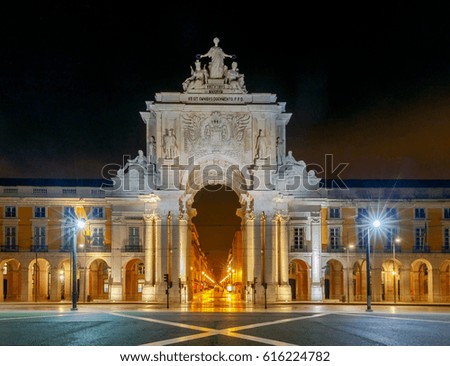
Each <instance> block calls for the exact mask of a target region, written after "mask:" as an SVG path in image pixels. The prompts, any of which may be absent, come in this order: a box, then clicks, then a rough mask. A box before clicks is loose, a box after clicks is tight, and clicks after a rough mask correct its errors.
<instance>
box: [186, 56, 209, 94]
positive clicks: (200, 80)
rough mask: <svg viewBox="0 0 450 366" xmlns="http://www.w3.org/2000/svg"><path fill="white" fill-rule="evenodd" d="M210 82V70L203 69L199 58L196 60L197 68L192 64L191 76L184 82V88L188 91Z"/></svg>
mask: <svg viewBox="0 0 450 366" xmlns="http://www.w3.org/2000/svg"><path fill="white" fill-rule="evenodd" d="M207 83H208V71H206V69H205V68H203V69H202V66H201V63H200V61H199V60H196V61H195V70H194V69H193V68H192V66H191V76H190V77H188V78H187V79H186V80H185V81H184V82H183V84H182V86H183V90H184V91H188V90H192V89H201V88H202V87H203V85H205V84H207Z"/></svg>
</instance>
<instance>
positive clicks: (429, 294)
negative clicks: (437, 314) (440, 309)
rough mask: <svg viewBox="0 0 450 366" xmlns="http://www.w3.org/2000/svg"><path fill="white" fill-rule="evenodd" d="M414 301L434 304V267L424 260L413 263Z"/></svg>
mask: <svg viewBox="0 0 450 366" xmlns="http://www.w3.org/2000/svg"><path fill="white" fill-rule="evenodd" d="M410 287H411V297H412V301H417V302H433V267H432V265H431V263H430V262H429V261H428V260H426V259H423V258H420V259H417V260H415V261H414V262H413V263H411V286H410Z"/></svg>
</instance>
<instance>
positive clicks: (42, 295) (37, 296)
mask: <svg viewBox="0 0 450 366" xmlns="http://www.w3.org/2000/svg"><path fill="white" fill-rule="evenodd" d="M50 269H51V267H50V263H49V262H48V261H47V260H46V259H44V258H38V259H37V260H36V259H33V260H32V261H31V262H30V265H29V267H28V284H29V285H28V299H29V301H48V300H50V290H51V273H50Z"/></svg>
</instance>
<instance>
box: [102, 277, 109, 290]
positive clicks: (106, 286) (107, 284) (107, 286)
mask: <svg viewBox="0 0 450 366" xmlns="http://www.w3.org/2000/svg"><path fill="white" fill-rule="evenodd" d="M108 292H109V283H108V279H107V278H105V279H104V280H103V293H105V294H107V293H108Z"/></svg>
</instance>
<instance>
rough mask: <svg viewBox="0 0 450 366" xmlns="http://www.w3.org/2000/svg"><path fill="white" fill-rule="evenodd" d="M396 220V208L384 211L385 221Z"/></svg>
mask: <svg viewBox="0 0 450 366" xmlns="http://www.w3.org/2000/svg"><path fill="white" fill-rule="evenodd" d="M396 218H397V209H396V208H393V207H391V208H387V209H386V219H387V220H395V219H396Z"/></svg>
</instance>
